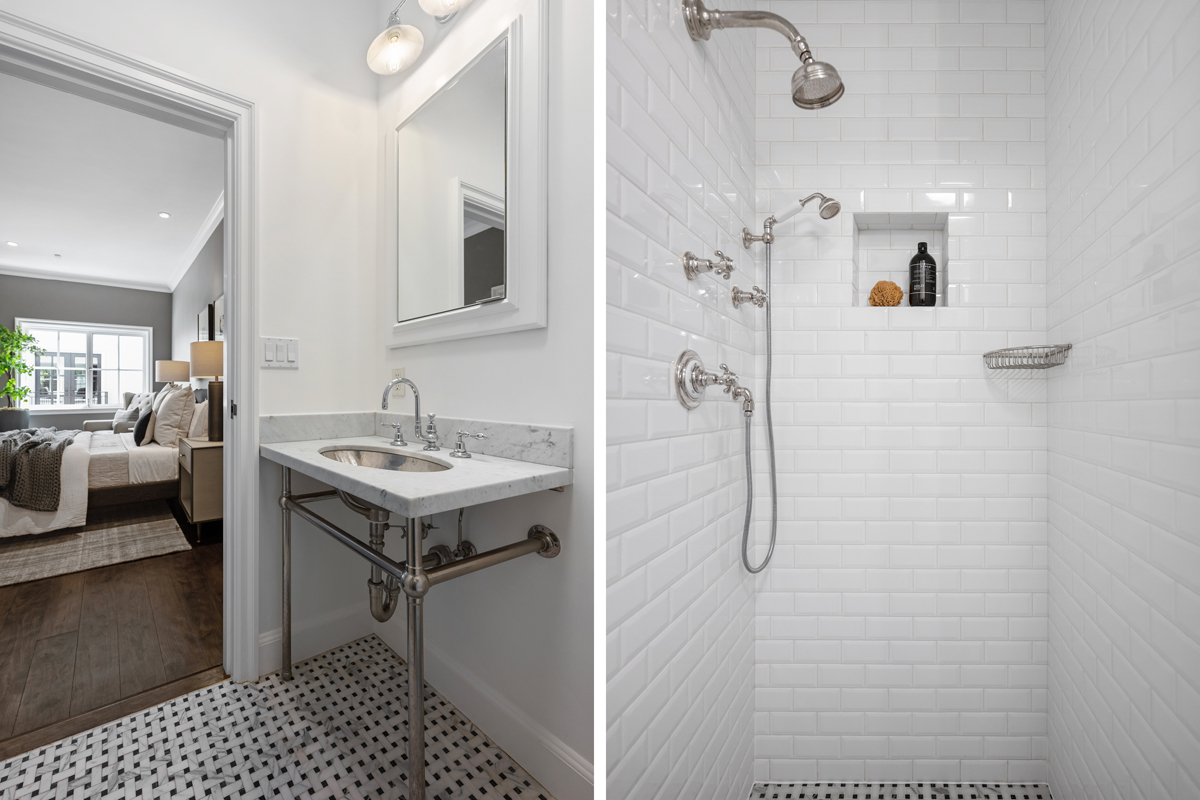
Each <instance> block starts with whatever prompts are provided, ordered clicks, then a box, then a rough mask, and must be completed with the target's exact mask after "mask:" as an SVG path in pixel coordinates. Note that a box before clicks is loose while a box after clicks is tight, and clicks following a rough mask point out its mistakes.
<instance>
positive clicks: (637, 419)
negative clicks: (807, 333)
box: [606, 0, 761, 800]
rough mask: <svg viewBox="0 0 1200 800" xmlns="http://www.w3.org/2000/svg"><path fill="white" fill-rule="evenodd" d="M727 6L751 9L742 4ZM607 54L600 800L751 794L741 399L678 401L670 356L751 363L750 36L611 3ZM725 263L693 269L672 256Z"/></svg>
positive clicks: (661, 5)
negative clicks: (716, 268)
mask: <svg viewBox="0 0 1200 800" xmlns="http://www.w3.org/2000/svg"><path fill="white" fill-rule="evenodd" d="M733 5H734V6H737V7H743V8H752V7H753V4H752V3H751V2H747V1H746V0H740V2H735V3H734V4H733ZM607 10H608V14H607V22H608V28H607V31H606V34H607V37H606V38H607V42H606V46H607V48H608V56H607V66H608V75H607V130H608V133H607V174H608V182H607V225H608V230H607V237H606V238H607V256H608V262H607V278H608V280H607V286H608V289H607V318H608V322H607V330H608V335H607V339H608V341H607V347H608V353H607V359H608V385H607V397H608V401H607V407H608V438H609V442H608V450H607V462H608V479H609V483H608V509H609V512H608V526H609V529H608V558H607V562H608V565H609V569H608V576H607V582H608V603H607V607H608V613H607V624H608V654H607V662H608V692H607V708H608V726H609V727H608V760H609V763H608V793H609V796H610V797H628V798H637V800H674V799H675V798H685V797H686V798H689V800H691V798H699V799H700V800H709V799H711V800H726V798H740V797H745V796H747V795H748V793H749V791H750V787H751V766H752V758H753V745H754V739H753V736H754V734H753V727H752V726H753V705H754V699H753V663H754V653H753V648H754V625H753V623H754V592H753V586H754V584H753V578H752V576H750V575H749V574H747V573H746V572H745V571H744V570H743V569H742V566H741V561H740V556H739V545H740V535H741V525H742V515H743V514H744V509H745V506H744V503H745V490H746V484H745V478H744V475H743V468H742V461H741V459H742V457H743V455H742V452H743V450H742V443H741V432H742V417H741V413H740V408H739V407H738V405H737V404H736V403H734V402H732V401H731V400H730V399H729V397H728V396H727V395H725V394H722V393H720V392H719V391H717V390H716V389H713V390H710V391H709V393H708V396H707V399H706V400H705V402H704V403H703V404H702V405H701V406H700V407H699V408H696V409H694V410H692V411H687V410H686V409H684V408H683V407H682V406H681V405H680V404H679V403H678V402H677V401H676V400H675V398H674V394H673V388H672V384H671V380H670V370H671V365H672V362H673V360H674V359H675V357H676V356H677V355H678V354H679V353H680V352H681V351H682V350H684V349H692V350H695V351H696V352H697V353H699V354H700V356H701V357H702V358H703V359H704V361H705V364H706V366H708V367H709V368H710V369H716V367H717V365H718V364H720V363H726V364H728V365H729V367H730V369H732V370H733V371H734V372H736V373H738V375H739V377H740V378H743V379H747V380H752V379H753V378H754V376H755V375H756V374H757V372H756V363H755V347H756V345H755V342H756V330H757V325H758V317H757V314H756V312H759V313H761V312H760V310H759V309H756V308H754V307H753V306H751V305H748V304H747V305H745V306H742V307H741V308H740V309H734V308H733V306H732V303H731V299H730V294H729V289H730V287H731V286H733V285H735V284H737V285H739V286H740V287H741V288H743V289H748V288H749V287H750V286H751V285H752V284H753V283H754V282H755V279H756V275H755V261H754V253H753V252H752V251H748V250H745V249H743V247H742V245H741V230H742V227H743V226H751V227H752V226H753V225H754V213H753V208H754V207H753V187H754V177H753V173H754V136H755V134H754V79H755V72H754V57H755V47H754V37H753V34H752V33H751V32H749V31H722V32H719V33H717V34H715V35H714V36H713V37H712V39H711V40H710V41H707V42H699V43H697V42H692V41H691V40H690V39H689V37H688V35H687V32H686V30H685V29H684V26H683V23H682V20H681V18H680V15H679V2H678V0H661V2H660V1H659V0H655V1H654V2H647V0H609V2H608V4H607ZM688 250H690V251H692V252H694V253H695V254H696V255H697V256H700V257H702V258H711V257H713V255H714V254H715V251H717V250H720V251H722V252H724V253H726V254H728V255H729V256H730V257H732V258H733V259H734V263H735V271H734V274H733V276H732V277H731V278H730V279H729V280H728V281H726V280H722V279H720V278H719V277H717V276H716V275H715V274H713V273H707V274H703V275H700V276H699V277H698V278H697V279H696V280H693V281H689V280H687V278H686V277H685V276H684V272H683V269H682V267H681V265H680V261H679V257H680V255H681V254H682V253H683V252H684V251H688Z"/></svg>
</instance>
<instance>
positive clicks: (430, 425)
mask: <svg viewBox="0 0 1200 800" xmlns="http://www.w3.org/2000/svg"><path fill="white" fill-rule="evenodd" d="M426 416H428V417H429V422H427V423H426V424H425V432H424V433H422V434H419V435H420V437H421V440H422V441H424V442H425V446H424V447H423V448H421V449H422V450H441V449H442V448H440V447H438V432H437V425H435V424H434V422H433V418H434V417H436V416H437V414H427V415H426Z"/></svg>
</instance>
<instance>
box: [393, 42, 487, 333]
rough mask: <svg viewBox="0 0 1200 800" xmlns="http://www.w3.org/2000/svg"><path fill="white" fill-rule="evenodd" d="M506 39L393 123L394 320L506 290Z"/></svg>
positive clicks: (473, 301)
mask: <svg viewBox="0 0 1200 800" xmlns="http://www.w3.org/2000/svg"><path fill="white" fill-rule="evenodd" d="M507 53H508V41H507V39H505V40H502V41H500V42H499V43H497V44H496V45H495V46H493V47H492V48H491V50H489V51H488V52H487V53H485V54H484V55H483V56H482V57H481V58H480V59H478V60H477V61H475V63H473V64H472V65H471V66H469V67H467V68H466V69H465V70H463V71H462V72H461V73H459V74H458V75H457V76H455V78H454V79H453V80H452V81H450V83H448V84H447V85H446V86H445V87H443V88H442V89H441V90H440V91H439V92H438V93H437V94H436V95H434V97H433V98H432V99H431V100H430V101H429V102H428V103H426V104H425V105H424V106H422V107H421V108H420V109H419V110H418V111H417V112H416V113H415V114H413V115H412V116H411V117H409V118H408V119H407V120H405V122H404V124H403V125H401V126H400V127H399V128H398V129H397V131H396V149H397V153H396V154H397V159H396V165H397V173H398V181H397V187H398V193H399V197H398V203H397V213H398V224H397V230H398V236H397V246H398V253H397V256H398V257H397V269H398V271H399V275H398V278H399V279H398V280H397V304H396V309H397V317H396V320H397V322H404V321H406V320H411V319H417V318H419V317H427V316H429V315H431V314H440V313H443V312H445V311H452V310H454V309H457V308H463V307H465V306H471V305H477V304H479V303H490V302H494V301H496V300H503V299H504V296H505V283H506V264H505V246H504V245H505V227H506V222H507V215H506V211H505V199H506V195H505V191H506V185H507V181H506V179H505V176H506V172H507V164H506V163H505V152H506V147H505V138H506V130H507V128H506V121H507V120H506V116H505V115H506V110H507V108H508V102H507V97H506V94H507V91H506V90H507V75H506V72H507V62H508V58H507Z"/></svg>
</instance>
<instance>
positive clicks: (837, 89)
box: [682, 0, 846, 110]
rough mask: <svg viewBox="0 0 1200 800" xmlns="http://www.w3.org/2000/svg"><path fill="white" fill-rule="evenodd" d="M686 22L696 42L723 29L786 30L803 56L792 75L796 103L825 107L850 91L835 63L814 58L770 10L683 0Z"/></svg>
mask: <svg viewBox="0 0 1200 800" xmlns="http://www.w3.org/2000/svg"><path fill="white" fill-rule="evenodd" d="M682 2H683V21H684V24H685V25H686V26H687V31H688V35H689V36H691V37H692V40H693V41H700V40H701V39H705V40H707V39H708V38H709V37H710V36H711V35H712V32H713V31H714V30H719V29H721V28H768V29H770V30H773V31H777V32H778V33H782V34H783V35H784V36H785V37H786V38H787V40H788V42H790V43H791V45H792V52H793V53H795V54H796V57H797V58H799V59H800V69H798V70H796V72H795V74H793V75H792V102H793V103H795V104H796V105H797V106H799V107H800V108H804V109H808V110H813V109H818V108H824V107H825V106H828V105H832V104H833V103H836V102H837V101H838V98H840V97H841V96H842V94H843V93H844V92H845V91H846V87H845V86H844V85H843V84H842V77H841V76H840V75H838V71H837V70H836V69H834V68H833V67H832V66H831V65H829V64H826V63H825V62H823V61H814V60H813V55H812V51H811V50H809V49H808V42H806V41H805V40H804V37H803V36H801V35H800V32H799V31H798V30H796V26H795V25H793V24H792V23H790V22H788V21H787V20H786V19H784V18H783V17H781V16H779V15H778V14H772V13H771V12H770V11H720V10H718V9H715V8H708V7H706V6H705V5H704V0H682Z"/></svg>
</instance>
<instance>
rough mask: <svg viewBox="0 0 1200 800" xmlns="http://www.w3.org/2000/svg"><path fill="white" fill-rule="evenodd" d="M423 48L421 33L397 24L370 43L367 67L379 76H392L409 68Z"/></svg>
mask: <svg viewBox="0 0 1200 800" xmlns="http://www.w3.org/2000/svg"><path fill="white" fill-rule="evenodd" d="M439 2H440V0H439ZM389 21H392V20H389ZM424 46H425V36H424V35H423V34H422V33H421V31H419V30H417V28H415V27H413V26H412V25H400V24H399V23H398V22H397V23H396V24H394V25H390V26H388V28H387V30H385V31H384V32H383V33H381V34H379V35H378V36H376V37H375V41H373V42H371V46H370V47H368V48H367V66H369V67H370V68H371V71H372V72H378V73H379V74H380V75H393V74H395V73H397V72H399V71H400V70H402V69H406V68H408V67H409V66H411V65H412V63H413V62H414V61H416V60H417V56H419V55H421V48H423V47H424Z"/></svg>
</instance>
